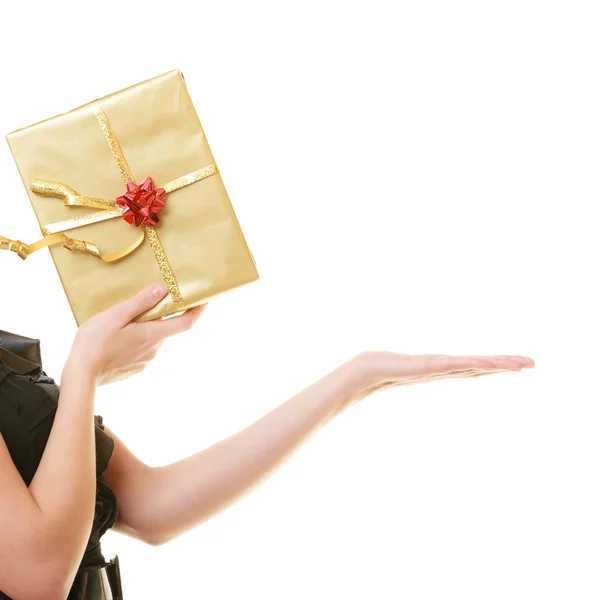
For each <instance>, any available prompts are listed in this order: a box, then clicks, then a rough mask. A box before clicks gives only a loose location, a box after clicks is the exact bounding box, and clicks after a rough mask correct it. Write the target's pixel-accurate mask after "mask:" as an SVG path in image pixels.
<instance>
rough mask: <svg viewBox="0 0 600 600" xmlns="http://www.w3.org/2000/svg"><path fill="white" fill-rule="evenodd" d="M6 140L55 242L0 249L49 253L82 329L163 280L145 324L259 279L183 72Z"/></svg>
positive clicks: (6, 243)
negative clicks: (160, 296)
mask: <svg viewBox="0 0 600 600" xmlns="http://www.w3.org/2000/svg"><path fill="white" fill-rule="evenodd" d="M7 141H8V144H9V146H10V149H11V152H12V154H13V157H14V159H15V162H16V164H17V167H18V169H19V172H20V175H21V178H22V180H23V183H24V185H25V188H26V190H27V193H28V195H29V200H30V201H31V205H32V207H33V210H34V212H35V215H36V217H37V220H38V223H39V226H40V229H41V231H42V234H43V236H44V237H43V238H42V239H40V240H39V241H38V242H35V243H33V244H26V243H24V242H21V241H20V240H14V239H9V238H5V237H1V236H0V246H1V247H2V248H3V249H5V250H12V251H14V252H16V253H17V254H18V255H19V256H21V258H26V257H27V256H29V255H30V254H31V253H32V252H35V251H37V250H39V249H40V248H43V247H48V248H49V250H50V253H51V256H52V259H53V261H54V265H55V267H56V270H57V272H58V275H59V277H60V280H61V283H62V286H63V288H64V291H65V294H66V296H67V299H68V301H69V304H70V306H71V309H72V311H73V315H74V317H75V320H76V322H77V324H78V325H81V324H82V323H83V322H84V321H86V320H87V319H88V318H90V317H91V316H93V315H95V314H96V313H98V312H100V311H102V310H105V309H107V308H109V307H110V306H112V305H114V304H116V303H118V302H120V301H122V300H125V299H127V298H129V297H131V296H132V295H133V294H135V293H136V292H137V291H139V290H140V289H141V288H142V287H144V286H146V285H149V284H152V283H155V282H159V281H164V282H165V284H166V285H167V288H168V290H169V293H168V294H167V296H166V297H165V298H164V299H162V300H161V301H160V302H159V303H158V304H157V305H156V306H155V307H153V308H152V309H150V310H148V311H146V312H144V313H143V314H141V315H140V316H138V317H137V318H136V321H148V320H150V319H155V318H160V317H164V316H167V315H170V314H173V313H176V312H180V311H182V310H184V309H187V308H191V307H193V306H196V305H198V304H202V303H204V302H206V301H207V300H208V299H210V298H214V297H215V296H217V295H219V294H222V293H224V292H227V291H229V290H232V289H234V288H237V287H240V286H242V285H244V284H247V283H250V282H252V281H255V280H257V279H258V277H259V275H258V272H257V269H256V264H255V261H254V257H253V256H252V253H251V251H250V249H249V247H248V245H247V243H246V240H245V237H244V235H243V233H242V230H241V227H240V224H239V222H238V219H237V217H236V214H235V212H234V209H233V206H232V204H231V201H230V199H229V196H228V194H227V191H226V189H225V186H224V183H223V180H222V178H221V174H220V172H219V169H218V168H217V165H216V163H215V160H214V157H213V155H212V152H211V150H210V147H209V145H208V142H207V140H206V136H205V135H204V131H203V129H202V126H201V124H200V121H199V119H198V116H197V114H196V111H195V109H194V106H193V104H192V101H191V99H190V96H189V94H188V91H187V86H186V84H185V81H184V79H183V76H182V74H181V73H180V72H179V71H171V72H169V73H165V74H163V75H160V76H158V77H154V78H152V79H149V80H147V81H144V82H142V83H139V84H137V85H134V86H132V87H129V88H127V89H125V90H121V91H119V92H116V93H114V94H111V95H108V96H105V97H103V98H100V99H98V100H95V101H94V102H91V103H89V104H86V105H84V106H81V107H79V108H76V109H74V110H72V111H70V112H68V113H65V114H62V115H59V116H57V117H54V118H51V119H48V120H46V121H43V122H41V123H37V124H35V125H32V126H30V127H26V128H24V129H20V130H18V131H15V132H13V133H10V134H8V135H7ZM2 233H6V232H2Z"/></svg>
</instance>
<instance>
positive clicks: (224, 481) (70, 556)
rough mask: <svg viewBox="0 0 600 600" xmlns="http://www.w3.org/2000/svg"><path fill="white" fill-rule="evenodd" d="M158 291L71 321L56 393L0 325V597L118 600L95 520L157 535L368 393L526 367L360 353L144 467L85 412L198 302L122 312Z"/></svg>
mask: <svg viewBox="0 0 600 600" xmlns="http://www.w3.org/2000/svg"><path fill="white" fill-rule="evenodd" d="M165 294H166V289H165V287H164V286H163V285H156V286H150V287H148V288H145V289H143V290H141V291H140V292H139V293H138V294H137V295H135V296H134V297H132V298H130V299H129V300H127V301H125V302H122V303H120V304H117V305H115V306H113V307H112V308H110V309H108V310H106V311H104V312H103V313H100V314H98V315H96V316H94V317H92V318H91V319H89V320H88V321H86V322H85V323H84V324H83V325H82V326H81V327H80V328H79V330H78V332H77V334H76V336H75V340H74V342H73V345H72V348H71V351H70V353H69V356H68V359H67V361H66V364H65V366H64V368H63V371H62V377H61V381H60V402H58V390H59V388H58V386H57V385H56V384H55V383H54V381H53V380H52V379H51V378H50V377H48V376H47V375H46V373H44V371H43V370H42V369H41V359H40V357H39V344H38V345H37V346H36V345H35V343H34V344H33V345H32V344H31V342H32V341H33V342H37V340H28V338H22V337H19V336H16V335H11V334H7V333H6V332H0V431H1V435H0V590H2V592H3V593H0V598H13V599H14V600H41V599H43V600H64V599H65V598H68V599H69V600H71V599H75V598H86V599H94V600H96V599H98V600H99V599H104V598H106V599H109V598H115V599H120V598H121V597H122V592H121V586H120V580H119V570H118V566H119V565H118V557H117V556H115V557H114V558H113V559H112V560H111V561H109V562H107V561H106V560H105V557H104V556H103V555H102V552H101V548H100V537H101V536H102V535H103V533H104V532H105V531H106V530H107V529H108V528H110V527H112V528H113V529H114V530H117V531H120V532H122V533H123V534H125V535H129V536H132V537H134V538H137V539H138V540H140V541H143V542H146V543H147V544H151V545H158V544H164V543H166V542H168V541H169V540H172V539H174V538H175V537H177V536H179V535H181V534H182V533H184V532H186V531H188V530H190V529H191V528H194V527H196V526H197V525H199V524H200V523H202V522H203V521H205V520H207V519H208V518H210V517H212V516H214V515H215V514H216V513H218V512H220V511H222V510H223V509H224V508H226V507H227V506H229V505H230V504H232V503H233V502H234V501H236V500H238V499H239V498H240V497H242V496H243V495H245V494H246V493H248V492H249V491H250V490H251V489H252V488H254V487H255V486H256V485H258V484H259V483H260V482H262V481H263V480H264V479H265V478H266V477H268V476H269V475H270V474H271V473H273V471H274V470H275V469H276V468H278V467H279V466H280V465H281V464H282V463H283V462H284V461H285V460H286V459H287V458H288V457H289V456H290V455H291V453H292V452H294V451H295V450H297V449H298V448H299V447H300V445H301V444H302V443H303V442H305V441H306V440H307V439H308V438H309V437H310V436H311V435H312V434H313V433H314V432H315V431H316V430H317V429H319V428H320V427H322V426H323V425H325V424H326V423H327V422H329V421H330V420H331V419H333V418H334V417H335V416H336V415H338V414H340V412H341V411H343V410H344V409H345V408H347V407H348V406H350V405H352V404H354V403H356V402H358V401H359V400H361V399H362V398H364V397H365V396H367V395H369V394H372V393H373V392H375V391H377V390H381V389H384V388H387V387H391V386H397V385H408V384H413V383H424V382H427V381H434V380H438V379H444V378H448V377H476V376H479V375H487V374H491V373H498V372H501V371H519V370H521V369H522V368H524V367H533V366H534V363H533V361H532V360H531V359H530V358H526V357H522V356H446V355H422V356H407V355H402V354H395V353H392V352H365V353H362V354H360V355H358V356H356V357H354V358H352V359H350V360H348V361H347V362H346V363H344V364H342V365H341V366H340V367H338V368H336V369H334V370H333V371H332V372H330V373H329V374H327V375H325V376H324V377H323V378H322V379H320V380H319V381H317V382H315V383H314V384H312V385H311V386H309V387H308V388H306V389H305V390H303V391H301V392H300V393H298V394H297V395H296V396H294V397H293V398H291V399H290V400H288V401H287V402H285V403H284V404H282V405H281V406H279V407H278V408H276V409H275V410H273V411H272V412H270V413H268V414H267V415H266V416H264V417H262V418H261V419H260V420H258V421H256V422H255V423H253V424H251V425H249V426H248V427H247V428H246V429H244V430H242V431H240V432H238V433H237V434H235V435H233V436H231V437H229V438H227V439H225V440H222V441H221V442H219V443H217V444H215V445H214V446H212V447H209V448H207V449H206V450H203V451H202V452H198V453H197V454H194V455H192V456H189V457H187V458H185V459H183V460H180V461H177V462H175V463H173V464H170V465H166V466H162V467H157V468H153V467H150V466H148V465H146V464H145V463H143V462H142V461H141V460H139V459H138V458H137V457H136V456H134V454H133V453H132V452H131V451H130V450H129V449H128V448H127V446H126V445H125V444H124V443H123V441H122V440H121V439H119V437H118V436H116V435H115V434H114V433H113V432H112V431H111V430H110V429H109V428H108V427H105V425H104V423H103V420H102V417H100V416H99V415H94V394H95V390H96V387H97V386H99V385H103V384H106V383H109V382H114V381H118V380H121V379H125V378H127V377H129V376H130V375H132V374H134V373H138V372H140V371H142V370H143V369H144V368H145V367H146V365H147V363H148V362H149V361H150V360H152V359H153V358H154V357H155V356H156V352H157V350H158V348H159V346H160V345H161V344H162V342H163V341H164V340H165V338H167V337H169V336H171V335H176V334H178V333H180V332H182V331H185V330H187V329H189V328H190V327H192V325H193V324H194V323H195V322H196V320H197V319H198V317H199V316H200V315H201V314H202V312H203V310H204V308H205V305H202V306H198V307H195V308H192V309H190V310H188V311H186V312H185V313H183V314H182V315H179V316H176V317H173V318H170V319H165V320H162V321H161V320H156V321H150V322H143V323H136V322H133V319H134V318H135V317H136V316H137V315H138V314H140V313H142V312H144V311H145V310H147V309H149V308H150V307H152V306H153V305H154V304H155V303H156V302H158V301H159V300H160V299H161V298H163V297H164V295H165ZM3 334H4V335H3ZM3 340H4V341H3ZM27 342H29V344H28V343H27ZM249 450H251V451H249ZM66 490H68V493H65V491H66ZM90 532H91V534H90Z"/></svg>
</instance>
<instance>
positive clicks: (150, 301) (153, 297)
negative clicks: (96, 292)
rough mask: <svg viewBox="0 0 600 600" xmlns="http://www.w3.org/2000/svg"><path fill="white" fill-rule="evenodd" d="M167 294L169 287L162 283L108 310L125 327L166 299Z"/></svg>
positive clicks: (149, 287) (144, 289)
mask: <svg viewBox="0 0 600 600" xmlns="http://www.w3.org/2000/svg"><path fill="white" fill-rule="evenodd" d="M166 293H167V287H166V286H165V285H164V284H162V283H161V284H154V285H149V286H146V287H145V288H143V289H141V290H140V291H138V292H137V293H136V294H134V295H133V296H131V298H129V299H127V300H125V301H124V302H120V303H119V304H115V305H114V306H113V307H111V308H110V309H108V310H109V311H110V312H112V313H114V316H115V318H116V319H117V320H118V321H119V324H120V325H121V326H125V325H127V324H128V323H130V322H131V321H132V320H133V319H134V318H135V317H137V316H138V315H140V314H141V313H143V312H145V311H147V310H148V309H150V308H152V307H153V306H155V305H156V304H157V303H158V301H159V300H161V299H162V298H164V297H165V295H166ZM107 312H108V311H107Z"/></svg>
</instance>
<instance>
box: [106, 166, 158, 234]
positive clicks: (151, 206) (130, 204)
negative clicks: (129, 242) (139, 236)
mask: <svg viewBox="0 0 600 600" xmlns="http://www.w3.org/2000/svg"><path fill="white" fill-rule="evenodd" d="M165 194H166V192H165V190H164V188H155V187H154V183H153V181H152V179H151V178H150V177H146V179H145V180H144V183H142V184H141V185H137V184H136V183H128V184H127V192H125V193H124V194H123V195H122V196H119V197H118V198H117V204H118V205H119V206H121V207H123V210H122V215H123V218H124V219H125V220H126V221H127V222H128V223H129V224H130V225H135V226H136V227H141V226H142V225H150V226H152V227H154V226H155V225H156V224H157V223H158V212H159V211H161V210H162V209H163V208H164V207H165V202H164V200H163V198H164V197H165Z"/></svg>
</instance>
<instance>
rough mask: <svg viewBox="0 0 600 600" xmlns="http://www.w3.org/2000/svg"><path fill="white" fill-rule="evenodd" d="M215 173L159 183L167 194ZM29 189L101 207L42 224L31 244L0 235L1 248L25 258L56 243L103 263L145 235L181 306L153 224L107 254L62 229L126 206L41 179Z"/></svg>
mask: <svg viewBox="0 0 600 600" xmlns="http://www.w3.org/2000/svg"><path fill="white" fill-rule="evenodd" d="M95 114H96V118H97V119H98V123H99V125H100V127H101V128H102V131H103V132H104V137H105V139H106V142H107V144H108V147H109V148H110V151H111V153H112V155H113V158H114V159H115V162H116V164H117V168H118V169H119V172H120V174H121V177H122V178H123V180H124V182H125V184H127V185H128V189H129V188H130V186H131V185H132V184H133V187H137V186H135V180H134V178H133V175H132V174H131V170H130V168H129V165H128V164H127V161H126V160H125V156H124V155H123V152H122V150H121V147H120V145H119V142H118V140H117V138H116V136H115V133H114V131H113V129H112V127H111V125H110V123H109V121H108V118H107V116H106V114H105V113H104V111H103V110H102V109H101V108H99V109H97V110H96V113H95ZM217 172H218V169H217V166H216V165H214V164H211V165H208V166H206V167H203V168H202V169H199V170H197V171H194V172H192V173H188V174H187V175H184V176H182V177H178V178H177V179H174V180H173V181H170V182H168V183H166V184H165V185H163V186H162V189H163V190H164V193H167V194H170V193H171V192H175V191H177V190H179V189H181V188H183V187H186V186H188V185H191V184H193V183H196V182H197V181H201V180H202V179H206V178H207V177H210V176H211V175H214V174H215V173H217ZM30 189H31V191H32V192H33V193H35V194H38V195H40V196H47V197H51V198H58V199H61V200H63V202H64V205H65V206H66V207H72V206H83V207H86V208H99V209H100V210H99V211H97V212H94V213H90V214H87V215H80V216H77V217H73V218H71V219H66V220H64V221H58V222H56V223H50V224H48V225H44V226H42V228H41V229H42V233H43V234H44V238H42V239H41V240H38V241H37V242H34V243H33V244H25V243H24V242H21V241H20V240H11V239H9V238H5V237H3V236H0V249H3V250H10V251H12V252H16V253H17V254H18V255H19V256H20V257H21V258H22V259H23V260H24V259H26V258H27V257H28V256H29V255H30V254H31V253H33V252H35V251H37V250H39V249H40V248H45V247H48V246H54V245H56V244H60V243H62V244H63V246H64V247H65V248H67V249H68V250H77V251H80V252H85V253H87V254H91V255H92V256H95V257H96V258H99V259H100V260H102V261H104V262H113V261H116V260H119V259H121V258H123V257H125V256H127V255H128V254H130V253H131V252H133V251H134V250H135V249H136V248H137V247H138V246H139V245H140V244H141V243H142V242H143V241H144V239H145V237H146V236H147V237H148V241H149V243H150V247H151V248H152V251H153V253H154V257H155V259H156V261H157V263H158V266H159V268H160V271H161V274H162V276H163V279H164V280H165V283H166V285H167V288H168V290H169V293H170V294H171V297H172V299H173V302H174V303H175V305H176V308H177V309H181V308H184V302H183V298H182V296H181V292H180V291H179V286H178V285H177V282H176V280H175V276H174V275H173V271H172V269H171V267H170V265H169V262H168V260H167V257H166V255H165V252H164V249H163V247H162V244H161V242H160V239H159V237H158V234H157V233H156V229H155V228H154V226H152V225H148V224H147V223H144V224H142V230H141V231H140V234H139V236H138V238H137V239H136V240H135V241H134V242H133V243H132V244H130V245H129V246H127V247H125V248H122V249H121V250H118V251H117V252H112V253H110V254H101V253H100V250H99V249H98V246H96V244H94V243H92V242H87V241H85V240H79V239H76V238H72V237H69V236H68V235H66V234H65V233H64V232H65V231H69V230H71V229H77V228H78V227H83V226H84V225H90V224H92V223H100V222H101V221H106V220H108V219H114V218H116V217H123V215H124V213H125V209H124V208H123V207H122V206H120V205H119V203H117V201H115V200H105V199H103V198H91V197H88V196H83V195H81V194H79V193H78V192H76V191H75V190H73V189H72V188H70V187H69V186H67V185H65V184H63V183H59V182H56V181H46V180H44V179H37V178H36V179H34V180H33V181H32V184H31V186H30Z"/></svg>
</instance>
